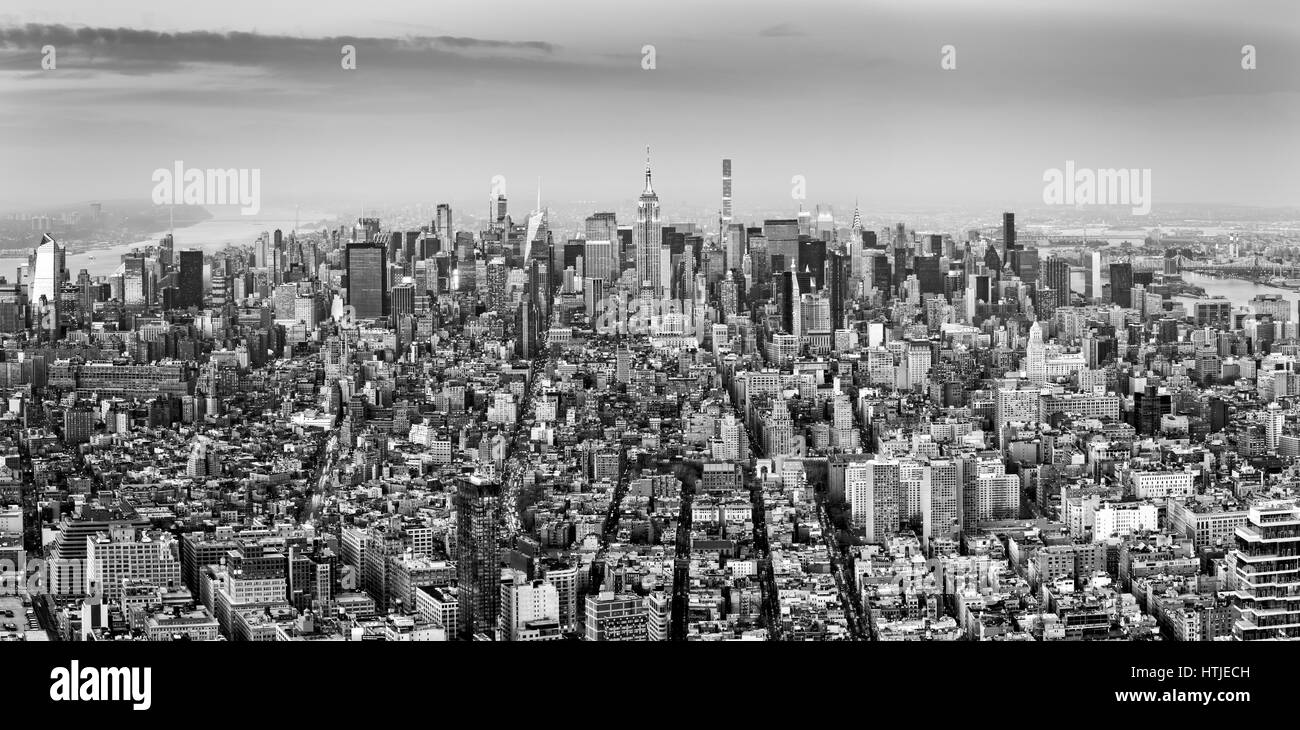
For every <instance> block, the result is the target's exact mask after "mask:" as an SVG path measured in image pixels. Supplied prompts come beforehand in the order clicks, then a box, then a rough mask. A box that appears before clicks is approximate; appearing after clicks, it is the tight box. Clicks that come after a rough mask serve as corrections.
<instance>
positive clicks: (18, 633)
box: [0, 596, 49, 641]
mask: <svg viewBox="0 0 1300 730" xmlns="http://www.w3.org/2000/svg"><path fill="white" fill-rule="evenodd" d="M31 610H32V609H31V607H29V606H23V602H22V600H21V599H20V598H19V597H18V596H0V641H21V640H24V639H25V640H27V641H49V636H48V635H47V634H46V633H45V631H44V630H43V629H41V626H40V624H39V623H37V621H36V614H35V613H29V611H31Z"/></svg>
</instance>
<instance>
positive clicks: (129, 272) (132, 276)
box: [122, 254, 149, 307]
mask: <svg viewBox="0 0 1300 730" xmlns="http://www.w3.org/2000/svg"><path fill="white" fill-rule="evenodd" d="M122 264H123V266H124V267H125V268H124V270H123V272H122V301H123V303H125V304H126V306H128V307H143V306H146V305H147V304H149V274H148V271H147V270H146V268H145V258H144V256H140V255H136V254H132V255H128V256H126V257H124V258H123V260H122Z"/></svg>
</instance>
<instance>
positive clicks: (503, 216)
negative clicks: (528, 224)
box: [495, 194, 509, 226]
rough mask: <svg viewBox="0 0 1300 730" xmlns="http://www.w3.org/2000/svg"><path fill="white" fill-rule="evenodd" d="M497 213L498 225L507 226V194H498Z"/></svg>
mask: <svg viewBox="0 0 1300 730" xmlns="http://www.w3.org/2000/svg"><path fill="white" fill-rule="evenodd" d="M495 215H496V217H495V220H496V224H497V225H498V226H505V225H506V220H507V218H508V217H509V216H508V215H507V213H506V196H505V195H504V194H502V195H498V196H497V199H496V211H495Z"/></svg>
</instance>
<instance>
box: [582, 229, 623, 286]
mask: <svg viewBox="0 0 1300 730" xmlns="http://www.w3.org/2000/svg"><path fill="white" fill-rule="evenodd" d="M614 253H615V252H614V244H613V243H612V242H611V241H610V240H609V239H591V238H588V239H587V240H586V241H585V242H584V243H583V250H582V275H583V278H585V279H603V280H605V281H615V280H616V279H618V261H617V259H616V258H615V255H614Z"/></svg>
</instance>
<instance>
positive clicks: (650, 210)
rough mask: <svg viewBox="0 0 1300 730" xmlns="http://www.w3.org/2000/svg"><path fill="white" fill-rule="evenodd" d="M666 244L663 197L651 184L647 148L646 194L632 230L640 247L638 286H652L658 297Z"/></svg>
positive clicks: (637, 268)
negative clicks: (661, 213) (661, 207)
mask: <svg viewBox="0 0 1300 730" xmlns="http://www.w3.org/2000/svg"><path fill="white" fill-rule="evenodd" d="M662 241H663V230H662V224H661V223H660V222H659V196H658V195H655V191H654V186H652V185H651V184H650V148H649V147H646V150H645V190H643V191H641V199H640V200H638V201H637V204H636V225H635V226H634V227H633V228H632V245H633V246H634V247H636V278H637V286H638V287H645V286H649V287H650V288H651V289H650V290H651V291H652V292H654V295H655V296H660V295H661V293H662V287H663V278H662V274H661V273H660V271H659V260H660V250H659V249H660V246H661V244H662Z"/></svg>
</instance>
